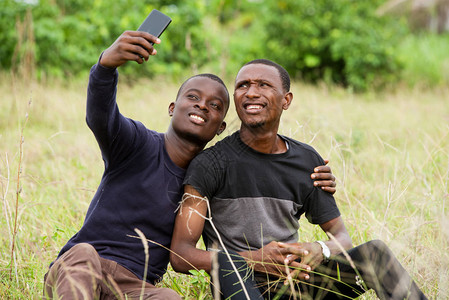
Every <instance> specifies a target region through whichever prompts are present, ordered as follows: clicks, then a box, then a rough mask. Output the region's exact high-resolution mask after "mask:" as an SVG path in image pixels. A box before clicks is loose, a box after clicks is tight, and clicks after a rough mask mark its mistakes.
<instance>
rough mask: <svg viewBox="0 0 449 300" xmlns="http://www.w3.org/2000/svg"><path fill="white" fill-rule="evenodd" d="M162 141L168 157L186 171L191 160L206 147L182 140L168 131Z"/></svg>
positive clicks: (171, 131)
mask: <svg viewBox="0 0 449 300" xmlns="http://www.w3.org/2000/svg"><path fill="white" fill-rule="evenodd" d="M164 140H165V150H166V151H167V153H168V156H170V159H171V160H172V161H173V162H174V163H175V164H176V165H177V166H178V167H181V168H183V169H187V167H188V166H189V164H190V162H191V161H192V159H193V158H194V157H195V156H196V155H197V154H198V153H199V152H200V151H201V150H203V149H204V147H205V146H206V144H203V145H198V144H197V143H194V142H191V141H188V140H186V139H183V138H182V137H180V136H178V135H176V133H175V132H174V131H173V130H170V129H169V130H168V131H167V132H166V133H165V135H164Z"/></svg>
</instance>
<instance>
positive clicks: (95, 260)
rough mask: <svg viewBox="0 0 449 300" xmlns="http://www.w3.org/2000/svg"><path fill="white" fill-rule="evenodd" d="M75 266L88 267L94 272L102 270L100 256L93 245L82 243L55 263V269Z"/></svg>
mask: <svg viewBox="0 0 449 300" xmlns="http://www.w3.org/2000/svg"><path fill="white" fill-rule="evenodd" d="M74 266H76V267H82V266H88V267H89V268H93V269H94V270H98V269H101V263H100V256H99V255H98V253H97V251H96V250H95V248H94V247H93V246H92V245H90V244H88V243H80V244H76V245H75V246H73V247H72V248H70V249H69V250H68V251H67V252H65V253H64V254H63V255H62V256H61V257H59V258H58V259H57V260H56V261H55V263H54V267H57V269H64V268H67V267H69V268H70V267H74ZM72 271H74V270H72Z"/></svg>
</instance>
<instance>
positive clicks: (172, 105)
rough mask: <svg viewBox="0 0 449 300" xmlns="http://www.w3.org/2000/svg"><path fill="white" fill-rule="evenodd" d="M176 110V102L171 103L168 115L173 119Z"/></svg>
mask: <svg viewBox="0 0 449 300" xmlns="http://www.w3.org/2000/svg"><path fill="white" fill-rule="evenodd" d="M174 110H175V102H171V103H170V104H169V105H168V115H169V116H170V117H172V116H173V111H174Z"/></svg>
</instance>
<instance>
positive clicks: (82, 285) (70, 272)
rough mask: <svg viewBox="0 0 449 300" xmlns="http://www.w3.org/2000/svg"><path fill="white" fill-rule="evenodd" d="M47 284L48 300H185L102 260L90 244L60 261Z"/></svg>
mask: <svg viewBox="0 0 449 300" xmlns="http://www.w3.org/2000/svg"><path fill="white" fill-rule="evenodd" d="M44 281H45V282H44V299H63V300H69V299H79V300H84V299H101V300H103V299H176V300H180V299H181V297H180V296H179V295H178V294H177V293H176V292H175V291H173V290H171V289H168V288H157V287H155V286H154V285H152V284H150V283H148V282H144V281H142V280H140V279H139V278H138V277H137V276H136V275H134V274H133V273H132V272H131V271H129V270H128V269H126V268H124V267H122V266H121V265H119V264H117V263H116V262H115V261H112V260H109V259H104V258H102V257H100V256H99V255H98V253H97V251H96V250H95V249H94V247H92V246H91V245H90V244H87V243H81V244H78V245H75V246H73V247H72V248H71V249H70V250H69V251H67V252H66V253H64V254H63V255H62V256H61V257H59V258H58V259H57V260H56V261H55V263H54V264H53V265H52V266H51V268H50V270H49V271H48V272H47V274H45V279H44ZM142 285H143V286H142ZM141 296H142V298H141Z"/></svg>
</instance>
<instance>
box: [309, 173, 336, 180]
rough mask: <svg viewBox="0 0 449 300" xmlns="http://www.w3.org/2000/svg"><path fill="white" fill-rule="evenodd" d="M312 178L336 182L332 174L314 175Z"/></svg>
mask: <svg viewBox="0 0 449 300" xmlns="http://www.w3.org/2000/svg"><path fill="white" fill-rule="evenodd" d="M310 178H312V179H313V180H332V181H335V176H334V175H333V174H332V173H312V175H310Z"/></svg>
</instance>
